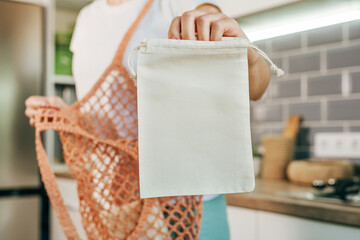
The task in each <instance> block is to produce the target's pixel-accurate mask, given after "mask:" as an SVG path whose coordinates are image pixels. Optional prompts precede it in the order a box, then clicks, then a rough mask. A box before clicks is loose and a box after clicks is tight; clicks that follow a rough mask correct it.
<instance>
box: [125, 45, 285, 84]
mask: <svg viewBox="0 0 360 240" xmlns="http://www.w3.org/2000/svg"><path fill="white" fill-rule="evenodd" d="M233 39H235V38H233ZM238 39H240V38H238ZM241 40H244V39H241ZM171 41H176V40H171ZM177 41H182V40H177ZM142 47H146V40H144V41H142V42H141V43H140V45H139V46H137V47H135V48H134V49H133V50H132V51H131V52H130V54H129V57H128V66H129V70H130V77H131V78H132V80H133V81H134V84H135V86H137V74H136V71H135V68H134V60H135V56H136V53H137V52H138V51H139V50H140V49H141V48H142ZM244 47H251V48H253V49H254V50H255V51H256V52H257V53H258V54H260V56H262V57H263V58H264V59H265V60H266V61H267V62H268V63H269V64H270V67H269V68H270V71H272V72H274V73H276V76H277V77H280V76H282V75H284V71H283V70H282V69H281V68H279V67H278V66H276V65H275V63H274V62H273V61H271V59H270V58H269V57H268V55H266V53H265V52H264V51H263V50H261V49H260V48H258V47H257V46H256V45H255V44H253V43H251V42H249V41H248V42H246V43H245V45H244Z"/></svg>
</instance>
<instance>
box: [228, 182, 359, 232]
mask: <svg viewBox="0 0 360 240" xmlns="http://www.w3.org/2000/svg"><path fill="white" fill-rule="evenodd" d="M311 191H312V189H311V187H306V186H300V185H295V184H292V183H289V182H287V181H284V180H264V179H256V187H255V190H254V192H252V193H246V194H240V193H236V194H227V196H226V199H227V203H228V205H230V206H237V207H242V208H250V209H255V210H262V211H268V212H274V213H281V214H286V215H291V216H296V217H302V218H308V219H313V220H319V221H326V222H332V223H337V224H344V225H349V226H355V227H360V205H358V206H356V205H355V204H353V203H343V202H340V200H339V201H338V202H336V200H334V201H332V200H328V199H318V198H315V199H305V198H300V197H295V196H293V195H290V194H289V193H292V194H294V193H295V194H296V193H299V194H304V193H307V192H311Z"/></svg>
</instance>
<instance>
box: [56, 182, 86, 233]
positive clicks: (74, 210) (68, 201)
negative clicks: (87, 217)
mask: <svg viewBox="0 0 360 240" xmlns="http://www.w3.org/2000/svg"><path fill="white" fill-rule="evenodd" d="M57 183H58V185H59V189H60V192H61V194H62V196H63V198H64V202H65V205H66V206H67V208H68V210H69V213H70V217H71V219H72V221H73V223H74V225H75V227H76V230H77V231H78V233H79V235H80V238H81V239H87V237H86V234H85V231H84V228H83V226H82V223H81V215H80V213H79V199H78V195H77V190H76V189H77V188H76V182H75V181H74V180H72V179H66V178H58V179H57ZM51 240H66V237H65V234H64V233H63V231H62V229H61V226H60V224H59V222H58V219H57V218H56V215H55V212H54V210H53V209H52V208H51Z"/></svg>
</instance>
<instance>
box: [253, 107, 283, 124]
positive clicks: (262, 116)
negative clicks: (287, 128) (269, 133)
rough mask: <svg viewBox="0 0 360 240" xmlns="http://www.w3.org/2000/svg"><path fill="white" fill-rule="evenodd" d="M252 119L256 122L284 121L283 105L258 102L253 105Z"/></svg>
mask: <svg viewBox="0 0 360 240" xmlns="http://www.w3.org/2000/svg"><path fill="white" fill-rule="evenodd" d="M252 120H253V121H255V122H262V121H266V122H267V121H270V122H274V121H282V105H280V104H272V105H269V104H266V105H265V104H261V105H259V104H257V105H256V106H253V107H252Z"/></svg>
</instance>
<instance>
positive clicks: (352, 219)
mask: <svg viewBox="0 0 360 240" xmlns="http://www.w3.org/2000/svg"><path fill="white" fill-rule="evenodd" d="M55 175H56V176H57V177H59V178H72V176H71V174H70V172H68V171H57V172H55ZM310 191H312V189H311V187H306V186H300V185H295V184H292V183H289V182H287V181H284V180H265V179H256V187H255V190H254V192H252V193H245V194H241V193H236V194H227V195H226V199H227V203H228V205H230V206H236V207H243V208H249V209H255V210H262V211H268V212H274V213H281V214H286V215H291V216H296V217H302V218H308V219H313V220H319V221H325V222H331V223H337V224H344V225H349V226H354V227H360V204H359V205H358V206H355V205H353V204H351V203H342V202H340V201H339V202H338V203H337V202H332V201H331V200H326V199H325V200H321V199H312V200H308V199H302V198H296V197H293V196H289V195H288V194H287V193H288V192H292V193H301V194H302V193H305V192H310Z"/></svg>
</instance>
